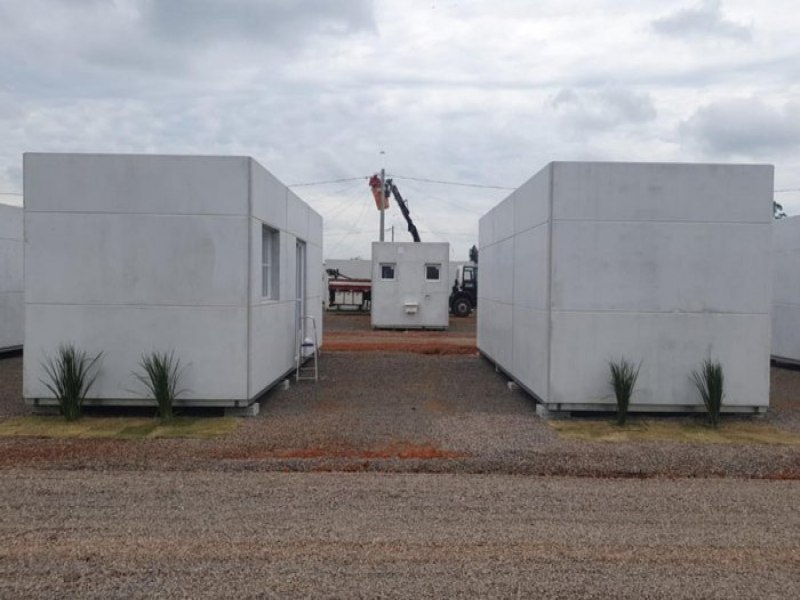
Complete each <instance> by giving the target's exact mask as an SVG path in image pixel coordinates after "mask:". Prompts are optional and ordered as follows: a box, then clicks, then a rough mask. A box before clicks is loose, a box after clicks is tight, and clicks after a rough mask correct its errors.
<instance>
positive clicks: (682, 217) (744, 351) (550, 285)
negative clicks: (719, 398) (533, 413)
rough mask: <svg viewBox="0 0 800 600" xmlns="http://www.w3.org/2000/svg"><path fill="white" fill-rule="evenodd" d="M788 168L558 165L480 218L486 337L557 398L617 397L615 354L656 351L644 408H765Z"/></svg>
mask: <svg viewBox="0 0 800 600" xmlns="http://www.w3.org/2000/svg"><path fill="white" fill-rule="evenodd" d="M772 184H773V168H772V167H771V166H762V165H704V164H697V165H692V164H635V163H631V164H627V163H569V162H557V163H551V164H549V165H548V166H547V167H545V168H544V169H543V170H542V171H540V172H539V173H538V174H537V175H535V176H534V177H533V178H532V179H530V180H529V181H528V182H527V183H525V184H524V185H523V186H522V187H520V188H519V189H518V190H516V191H515V192H513V193H512V194H511V195H510V196H509V197H508V198H507V199H506V200H504V201H503V202H501V203H500V204H499V205H497V206H496V207H495V208H493V209H492V210H491V211H489V212H488V213H487V214H486V215H485V216H484V217H483V218H482V219H481V221H480V257H481V262H480V264H481V285H480V288H479V306H480V310H479V313H478V346H479V349H480V351H481V352H482V353H483V354H484V355H485V356H487V357H489V358H490V359H491V360H492V361H494V362H495V363H496V364H497V365H498V366H499V367H501V368H502V369H503V370H504V371H506V372H507V373H508V374H509V375H511V376H512V377H513V378H514V379H516V380H517V381H518V382H519V383H520V384H521V385H522V386H523V387H524V388H525V389H526V390H528V391H529V392H531V393H532V394H534V395H535V396H536V397H537V398H538V399H539V401H540V402H541V403H542V404H543V405H544V407H545V408H547V409H549V410H552V411H561V412H572V411H580V410H613V408H614V406H615V400H614V396H613V394H612V392H611V389H610V387H609V361H610V360H618V359H619V358H621V357H624V358H626V359H628V360H630V361H633V362H634V363H639V361H641V370H640V373H639V380H638V382H637V385H636V389H635V392H634V395H633V398H632V400H631V410H633V411H681V412H683V411H699V410H703V405H702V401H701V399H700V396H699V395H698V393H697V390H696V388H695V387H694V385H693V383H692V381H691V380H690V374H691V372H692V371H693V370H696V369H698V368H699V367H700V364H701V361H703V360H704V359H705V358H709V357H710V358H712V359H715V360H719V361H720V362H721V364H722V366H723V369H724V375H725V394H726V397H725V401H724V408H723V410H724V411H728V412H753V411H758V412H761V411H764V410H766V407H767V405H768V395H769V394H768V392H769V347H770V315H769V313H770V302H771V299H770V287H771V282H770V235H771V229H772V224H771V221H772V202H771V201H772Z"/></svg>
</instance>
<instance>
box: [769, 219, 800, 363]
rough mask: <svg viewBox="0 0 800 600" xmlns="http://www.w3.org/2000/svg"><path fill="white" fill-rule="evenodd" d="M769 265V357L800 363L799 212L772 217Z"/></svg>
mask: <svg viewBox="0 0 800 600" xmlns="http://www.w3.org/2000/svg"><path fill="white" fill-rule="evenodd" d="M772 269H773V271H772V272H773V277H772V357H773V358H774V359H775V360H776V361H778V362H785V363H796V364H800V216H797V217H788V218H786V219H779V220H777V221H775V223H774V225H773V235H772Z"/></svg>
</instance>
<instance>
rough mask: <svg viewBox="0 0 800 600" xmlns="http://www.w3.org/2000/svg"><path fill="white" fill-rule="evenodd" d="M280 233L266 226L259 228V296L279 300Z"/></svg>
mask: <svg viewBox="0 0 800 600" xmlns="http://www.w3.org/2000/svg"><path fill="white" fill-rule="evenodd" d="M279 269H280V233H279V232H278V230H277V229H272V228H271V227H267V226H266V225H262V227H261V296H262V297H264V298H267V299H268V300H277V299H278V298H279V290H278V282H279V281H280V279H279Z"/></svg>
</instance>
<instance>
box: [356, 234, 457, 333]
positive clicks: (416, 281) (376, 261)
mask: <svg viewBox="0 0 800 600" xmlns="http://www.w3.org/2000/svg"><path fill="white" fill-rule="evenodd" d="M449 256H450V244H448V243H429V242H373V243H372V310H371V322H372V326H373V327H374V328H377V329H380V328H386V329H415V328H416V329H445V328H447V326H448V325H449V317H450V307H449V304H448V299H449V297H450V286H451V284H452V282H450V281H449V277H448V273H449V272H450V271H449V269H450V266H449Z"/></svg>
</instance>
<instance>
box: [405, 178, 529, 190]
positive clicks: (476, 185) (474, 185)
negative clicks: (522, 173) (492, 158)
mask: <svg viewBox="0 0 800 600" xmlns="http://www.w3.org/2000/svg"><path fill="white" fill-rule="evenodd" d="M391 177H392V178H394V179H405V180H408V181H422V182H425V183H439V184H441V185H460V186H462V187H471V188H481V189H486V190H512V191H513V190H515V189H517V188H513V187H504V186H501V185H484V184H482V183H466V182H463V181H444V180H441V179H426V178H425V177H406V176H404V175H394V174H392V175H391Z"/></svg>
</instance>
